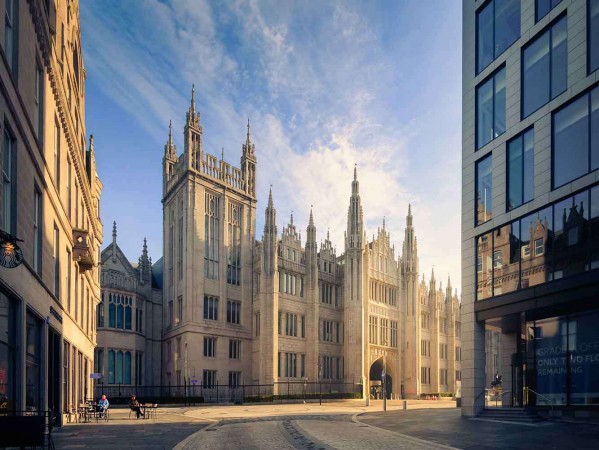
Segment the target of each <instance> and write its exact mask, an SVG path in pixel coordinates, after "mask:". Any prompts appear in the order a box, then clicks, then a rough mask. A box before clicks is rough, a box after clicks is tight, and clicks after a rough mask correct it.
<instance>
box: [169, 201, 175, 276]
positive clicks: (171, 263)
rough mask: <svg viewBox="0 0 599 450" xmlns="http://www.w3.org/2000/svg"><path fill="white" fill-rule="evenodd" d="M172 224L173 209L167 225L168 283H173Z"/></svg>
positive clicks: (173, 244)
mask: <svg viewBox="0 0 599 450" xmlns="http://www.w3.org/2000/svg"><path fill="white" fill-rule="evenodd" d="M174 226H175V213H174V211H172V210H171V221H170V226H169V239H168V242H169V250H170V252H169V258H168V279H169V281H170V285H171V286H172V285H173V281H174V278H173V264H174V259H175V231H174Z"/></svg>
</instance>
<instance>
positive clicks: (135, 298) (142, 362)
mask: <svg viewBox="0 0 599 450" xmlns="http://www.w3.org/2000/svg"><path fill="white" fill-rule="evenodd" d="M116 238H117V230H116V223H114V224H113V229H112V243H111V244H110V245H108V246H107V247H106V248H105V249H104V250H103V251H102V275H101V282H102V296H101V302H100V304H99V305H98V310H97V317H98V320H97V325H98V345H97V347H96V351H95V358H94V371H95V372H97V373H101V374H102V378H101V379H100V380H99V381H98V382H97V383H96V386H100V387H101V388H100V391H103V390H104V389H105V388H106V387H108V388H109V387H110V386H114V385H120V386H122V387H124V390H125V391H126V392H127V393H135V386H158V385H160V372H161V369H162V361H161V337H162V315H163V309H162V258H161V259H159V260H158V261H157V262H156V263H154V264H152V258H150V257H148V248H147V245H146V240H145V239H144V243H143V249H142V254H141V257H140V258H139V261H138V263H137V264H132V263H130V262H129V261H128V260H127V258H126V257H125V255H124V254H123V252H122V251H121V249H120V248H119V246H118V245H117V242H116V240H117V239H116ZM105 392H112V391H111V390H110V389H107V390H106V391H105ZM97 393H98V394H99V392H97ZM144 393H145V394H146V395H149V394H151V392H150V391H148V390H145V391H144ZM156 394H157V393H156Z"/></svg>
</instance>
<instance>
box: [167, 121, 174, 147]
mask: <svg viewBox="0 0 599 450" xmlns="http://www.w3.org/2000/svg"><path fill="white" fill-rule="evenodd" d="M168 145H173V121H172V120H169V121H168Z"/></svg>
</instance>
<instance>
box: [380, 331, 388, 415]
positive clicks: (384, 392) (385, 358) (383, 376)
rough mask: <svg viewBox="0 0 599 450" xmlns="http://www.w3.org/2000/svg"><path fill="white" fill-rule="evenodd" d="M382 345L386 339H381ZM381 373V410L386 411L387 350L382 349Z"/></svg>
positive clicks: (385, 342)
mask: <svg viewBox="0 0 599 450" xmlns="http://www.w3.org/2000/svg"><path fill="white" fill-rule="evenodd" d="M382 344H383V346H385V347H386V346H387V340H386V339H385V340H384V341H383V343H382ZM383 351H384V353H383V373H382V374H381V378H382V382H383V411H387V381H386V378H387V351H386V350H383Z"/></svg>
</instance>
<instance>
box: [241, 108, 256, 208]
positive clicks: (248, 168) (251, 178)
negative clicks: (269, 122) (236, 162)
mask: <svg viewBox="0 0 599 450" xmlns="http://www.w3.org/2000/svg"><path fill="white" fill-rule="evenodd" d="M241 148H242V153H241V173H242V175H243V182H244V186H245V192H246V194H249V195H251V196H253V197H255V196H256V147H255V145H254V144H253V143H252V139H251V137H250V119H248V125H247V135H246V138H245V144H243V145H242V147H241Z"/></svg>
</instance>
